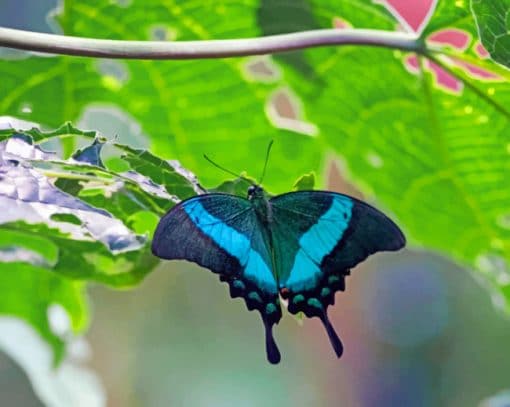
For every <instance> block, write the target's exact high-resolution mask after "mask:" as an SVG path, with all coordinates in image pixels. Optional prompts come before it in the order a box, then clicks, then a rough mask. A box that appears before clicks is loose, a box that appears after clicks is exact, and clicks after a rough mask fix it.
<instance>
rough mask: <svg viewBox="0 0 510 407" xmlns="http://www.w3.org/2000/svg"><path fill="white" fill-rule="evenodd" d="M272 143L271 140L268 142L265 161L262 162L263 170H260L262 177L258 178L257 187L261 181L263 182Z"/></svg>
mask: <svg viewBox="0 0 510 407" xmlns="http://www.w3.org/2000/svg"><path fill="white" fill-rule="evenodd" d="M273 142H274V140H271V141H270V142H269V145H268V146H267V151H266V161H264V169H263V170H262V176H261V177H260V181H259V185H260V184H262V181H263V180H264V176H265V175H266V168H267V162H268V160H269V153H270V152H271V147H273Z"/></svg>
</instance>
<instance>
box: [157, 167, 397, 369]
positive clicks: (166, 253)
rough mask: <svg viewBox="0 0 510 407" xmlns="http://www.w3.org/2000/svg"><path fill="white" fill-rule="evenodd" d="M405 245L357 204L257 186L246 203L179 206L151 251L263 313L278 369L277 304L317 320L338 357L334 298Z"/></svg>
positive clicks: (210, 199) (228, 199)
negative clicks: (360, 267) (197, 269)
mask: <svg viewBox="0 0 510 407" xmlns="http://www.w3.org/2000/svg"><path fill="white" fill-rule="evenodd" d="M266 162H267V160H266ZM404 245H405V238H404V235H403V234H402V232H401V231H400V229H399V228H398V226H397V225H396V224H395V223H394V222H393V221H391V220H390V219H389V218H388V217H387V216H385V215H384V214H383V213H382V212H380V211H378V210H377V209H375V208H373V207H372V206H370V205H368V204H367V203H365V202H362V201H359V200H357V199H355V198H353V197H350V196H347V195H343V194H339V193H334V192H329V191H298V192H289V193H286V194H283V195H278V196H274V197H271V198H270V197H269V196H268V195H267V193H266V192H265V191H264V190H263V189H262V187H261V186H260V185H258V184H255V185H251V186H250V187H249V188H248V192H247V198H243V197H239V196H235V195H230V194H224V193H208V194H204V195H198V196H195V197H193V198H190V199H188V200H186V201H183V202H181V203H179V204H178V205H176V206H174V207H173V208H172V209H170V211H168V213H167V214H166V215H165V216H164V217H163V218H162V219H161V221H160V222H159V224H158V227H157V229H156V232H155V234H154V239H153V242H152V252H153V253H154V255H156V256H158V257H161V258H163V259H169V260H170V259H185V260H188V261H192V262H194V263H197V264H199V265H200V266H202V267H205V268H208V269H209V270H211V271H213V272H214V273H218V274H219V275H220V279H221V280H222V281H226V282H228V284H229V286H230V296H231V297H232V298H235V297H243V298H244V300H245V301H246V305H247V307H248V309H249V310H253V309H256V310H258V311H259V312H260V314H261V316H262V320H263V322H264V326H265V332H266V352H267V358H268V360H269V362H271V363H278V362H279V361H280V352H279V350H278V347H277V345H276V342H275V340H274V337H273V333H272V327H273V325H274V324H277V323H278V322H279V321H280V319H281V317H282V310H281V306H280V298H282V299H283V300H285V301H287V309H288V311H289V312H290V313H292V314H297V313H299V312H303V313H304V314H305V315H306V316H307V317H319V318H320V320H321V321H322V323H323V324H324V327H325V329H326V332H327V334H328V336H329V339H330V342H331V344H332V346H333V349H334V350H335V352H336V355H337V356H338V357H340V356H341V355H342V352H343V346H342V342H341V341H340V339H339V338H338V336H337V334H336V332H335V330H334V328H333V327H332V325H331V323H330V321H329V319H328V315H327V308H328V307H329V306H330V305H332V304H334V296H335V293H336V292H337V291H343V290H345V277H346V276H348V275H349V273H350V270H351V269H352V268H353V267H354V266H356V265H357V264H358V263H360V262H361V261H363V260H365V259H366V258H367V257H368V256H369V255H371V254H373V253H375V252H378V251H395V250H399V249H401V248H402V247H404Z"/></svg>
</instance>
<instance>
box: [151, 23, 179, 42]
mask: <svg viewBox="0 0 510 407" xmlns="http://www.w3.org/2000/svg"><path fill="white" fill-rule="evenodd" d="M149 39H150V40H152V41H175V40H176V39H177V30H175V29H174V28H172V27H168V26H165V25H154V26H152V27H150V28H149Z"/></svg>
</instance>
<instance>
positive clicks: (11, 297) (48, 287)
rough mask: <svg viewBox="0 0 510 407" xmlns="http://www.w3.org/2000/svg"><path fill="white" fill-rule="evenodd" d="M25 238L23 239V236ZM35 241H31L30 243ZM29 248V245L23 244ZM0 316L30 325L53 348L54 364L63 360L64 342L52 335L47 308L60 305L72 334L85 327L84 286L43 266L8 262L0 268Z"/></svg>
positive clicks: (0, 249)
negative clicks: (19, 319)
mask: <svg viewBox="0 0 510 407" xmlns="http://www.w3.org/2000/svg"><path fill="white" fill-rule="evenodd" d="M4 233H5V231H4V230H3V229H0V240H2V242H1V243H0V259H2V261H5V260H6V259H5V258H4V254H5V253H6V252H7V251H8V249H9V247H6V246H4V244H5V234H4ZM25 238H26V236H25ZM35 241H36V238H34V239H33V242H35ZM25 244H27V245H30V243H27V242H25ZM0 287H2V295H1V296H0V315H11V316H16V317H18V318H21V319H23V320H25V321H27V322H28V323H29V324H31V325H32V326H33V327H34V328H35V329H36V330H37V331H38V332H39V334H40V335H41V336H42V337H43V338H44V339H45V340H46V341H47V342H48V343H49V344H50V345H51V346H52V348H53V350H54V353H55V361H57V362H58V361H59V360H61V359H62V357H63V355H64V354H63V352H64V341H63V339H62V338H61V337H60V336H58V335H57V334H55V333H54V332H53V331H52V329H51V327H50V323H49V319H48V309H49V307H50V306H51V305H54V304H60V305H61V306H62V307H64V309H65V310H66V311H67V313H68V315H69V318H70V320H71V325H72V328H73V331H74V332H75V333H78V332H81V331H83V330H84V329H85V327H86V325H87V306H86V302H85V297H84V290H83V283H81V282H76V281H71V280H68V279H66V278H63V277H60V276H59V275H58V274H55V273H53V272H52V271H51V270H48V269H46V268H44V267H39V266H35V265H32V264H28V263H19V262H8V263H5V262H3V263H1V266H0Z"/></svg>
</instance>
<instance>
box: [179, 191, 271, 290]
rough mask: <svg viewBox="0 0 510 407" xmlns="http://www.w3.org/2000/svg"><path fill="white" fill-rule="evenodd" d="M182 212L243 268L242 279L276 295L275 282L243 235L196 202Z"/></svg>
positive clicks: (189, 204) (191, 202) (185, 207)
mask: <svg viewBox="0 0 510 407" xmlns="http://www.w3.org/2000/svg"><path fill="white" fill-rule="evenodd" d="M183 207H184V210H185V211H186V213H187V214H188V216H189V217H190V219H191V220H192V221H193V223H194V224H195V225H196V227H197V228H198V229H200V231H201V232H202V233H203V234H205V235H206V236H208V237H210V238H211V239H212V240H214V241H215V242H216V244H217V245H218V246H220V247H221V248H222V249H223V250H225V251H226V252H227V253H228V254H230V255H231V256H234V257H236V258H237V259H238V260H239V263H240V264H241V266H243V268H244V277H246V278H247V279H249V280H251V281H252V282H254V283H256V284H257V285H259V286H260V288H261V289H264V290H265V291H267V292H269V293H276V292H277V288H276V280H275V278H274V276H273V273H271V270H270V268H269V267H268V265H267V264H266V262H265V261H264V259H263V258H262V256H261V255H260V254H259V253H258V252H257V251H256V250H254V249H253V248H252V247H251V242H250V240H249V239H248V237H246V236H245V235H244V234H242V233H240V232H238V231H237V230H235V229H234V228H232V227H230V226H228V225H227V224H225V223H224V222H222V221H221V219H219V218H216V217H215V216H213V215H211V214H210V213H209V212H207V210H206V209H205V208H204V207H203V205H202V204H201V203H200V202H199V201H198V200H192V201H190V202H189V203H185V204H184V205H183Z"/></svg>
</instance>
